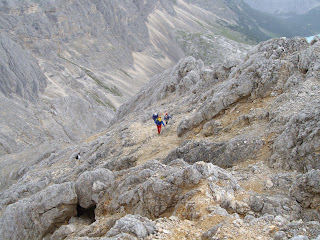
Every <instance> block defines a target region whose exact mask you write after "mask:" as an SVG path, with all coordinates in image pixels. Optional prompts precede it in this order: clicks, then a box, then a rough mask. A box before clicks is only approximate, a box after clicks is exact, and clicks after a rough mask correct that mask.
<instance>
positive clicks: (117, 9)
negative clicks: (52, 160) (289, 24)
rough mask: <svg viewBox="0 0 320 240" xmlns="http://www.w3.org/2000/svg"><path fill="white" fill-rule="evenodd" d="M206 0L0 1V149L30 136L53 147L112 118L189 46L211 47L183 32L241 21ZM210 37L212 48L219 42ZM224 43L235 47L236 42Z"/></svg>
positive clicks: (16, 148) (27, 143)
mask: <svg viewBox="0 0 320 240" xmlns="http://www.w3.org/2000/svg"><path fill="white" fill-rule="evenodd" d="M205 6H206V5H203V4H201V1H186V2H185V1H178V2H177V1H168V0H162V1H148V2H137V1H133V0H132V1H117V2H115V1H107V2H106V1H101V0H100V1H96V0H91V1H82V0H77V1H67V2H66V1H58V0H57V1H44V0H39V1H31V0H26V1H20V0H3V1H1V2H0V23H1V24H0V52H1V59H0V61H1V69H0V73H1V74H0V98H1V99H0V109H1V111H0V114H1V118H0V124H1V126H4V127H2V128H0V156H4V155H7V154H12V153H17V152H21V151H24V150H25V149H29V148H32V146H33V145H35V146H37V147H38V146H40V145H41V147H42V148H43V149H45V151H48V152H50V151H53V149H55V148H56V146H55V147H53V148H52V147H51V146H52V145H53V143H54V145H57V146H59V147H61V146H63V145H68V144H69V143H73V142H78V141H82V140H83V139H85V138H86V137H88V136H90V135H91V134H93V133H97V132H99V131H101V130H102V129H104V128H106V127H107V126H108V125H109V122H110V120H111V119H112V118H113V116H114V112H115V110H116V109H117V108H118V107H119V106H120V105H121V104H122V103H123V102H124V101H126V100H127V99H128V98H129V97H130V96H132V95H134V94H135V93H136V92H137V91H138V90H139V89H140V88H141V87H142V86H143V85H144V84H145V83H146V82H147V81H148V80H149V78H150V77H151V76H153V75H154V74H156V73H160V72H162V71H163V70H165V69H167V68H168V67H172V66H173V65H174V64H176V62H177V61H178V60H179V59H180V58H182V57H184V56H185V52H186V51H188V50H187V49H192V48H200V49H202V51H203V50H205V51H206V50H207V49H206V47H205V46H198V47H197V46H195V45H192V44H191V45H190V41H189V39H187V38H185V36H186V35H189V34H195V33H197V34H198V35H199V36H200V35H201V34H203V33H206V34H207V35H210V36H211V37H210V38H212V36H213V35H212V34H214V33H222V32H228V31H227V30H226V28H225V27H223V26H222V25H221V24H219V23H218V22H217V20H220V19H225V21H228V22H229V23H235V19H236V17H235V16H233V15H232V14H231V12H232V11H231V10H230V9H228V7H227V6H226V5H225V3H224V1H220V2H219V4H217V6H216V7H215V8H214V7H213V5H212V4H211V5H210V9H206V8H205ZM217 9H218V10H219V11H216V10H217ZM226 13H229V14H227V15H226ZM230 32H232V31H231V30H230ZM200 39H202V38H201V37H200ZM204 39H209V38H208V37H205V38H204ZM178 41H179V42H178ZM188 41H189V42H188ZM206 41H207V40H205V43H206ZM210 41H211V43H210V46H211V49H215V48H217V46H220V45H221V44H220V43H218V44H216V41H212V40H210ZM202 42H203V41H202V40H201V41H198V43H197V44H201V43H202ZM206 46H208V44H206ZM244 48H245V49H246V48H247V47H244ZM223 49H225V50H226V51H233V50H232V46H230V44H229V45H228V44H225V47H224V48H223ZM221 50H222V49H221ZM189 52H190V51H189ZM214 53H215V52H213V54H214ZM198 54H200V55H201V53H199V51H198ZM207 55H208V56H209V54H207ZM31 129H32V130H31ZM30 130H31V131H30ZM10 161H14V160H12V159H11V160H10Z"/></svg>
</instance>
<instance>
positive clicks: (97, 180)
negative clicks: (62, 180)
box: [75, 168, 115, 208]
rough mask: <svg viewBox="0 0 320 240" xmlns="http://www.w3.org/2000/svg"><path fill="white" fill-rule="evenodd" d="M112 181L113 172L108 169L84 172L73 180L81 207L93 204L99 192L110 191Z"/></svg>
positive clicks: (113, 180)
mask: <svg viewBox="0 0 320 240" xmlns="http://www.w3.org/2000/svg"><path fill="white" fill-rule="evenodd" d="M114 183H115V177H114V174H113V173H112V172H111V171H110V170H109V169H103V168H99V169H96V170H94V171H88V172H84V173H83V174H81V175H80V176H79V178H78V179H77V181H76V182H75V188H76V192H77V196H78V200H79V205H80V206H81V207H83V208H90V207H93V206H95V205H96V204H97V203H98V200H99V196H100V194H104V193H106V192H109V193H110V192H111V191H112V188H113V186H114Z"/></svg>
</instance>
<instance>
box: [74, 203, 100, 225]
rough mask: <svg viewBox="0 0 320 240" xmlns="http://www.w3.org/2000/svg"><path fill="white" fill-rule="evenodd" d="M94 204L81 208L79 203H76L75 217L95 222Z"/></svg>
mask: <svg viewBox="0 0 320 240" xmlns="http://www.w3.org/2000/svg"><path fill="white" fill-rule="evenodd" d="M95 209H96V205H94V206H92V207H89V208H83V207H81V206H80V205H77V217H80V218H83V219H89V220H90V221H91V223H93V222H95V221H96V220H95V213H94V211H95Z"/></svg>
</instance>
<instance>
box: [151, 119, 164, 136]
mask: <svg viewBox="0 0 320 240" xmlns="http://www.w3.org/2000/svg"><path fill="white" fill-rule="evenodd" d="M154 122H155V124H157V128H158V134H160V132H161V124H163V126H165V125H164V122H163V121H162V120H161V117H158V118H157V119H156V120H155V121H154Z"/></svg>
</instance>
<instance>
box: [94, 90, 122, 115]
mask: <svg viewBox="0 0 320 240" xmlns="http://www.w3.org/2000/svg"><path fill="white" fill-rule="evenodd" d="M89 95H90V96H91V97H92V98H93V99H94V100H95V101H96V102H97V103H98V104H99V105H101V106H104V107H107V108H110V109H112V110H113V111H114V112H115V111H116V110H117V109H116V107H115V106H114V105H113V104H112V102H111V101H110V100H106V101H102V100H101V99H100V98H99V96H98V95H97V94H95V93H89Z"/></svg>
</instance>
